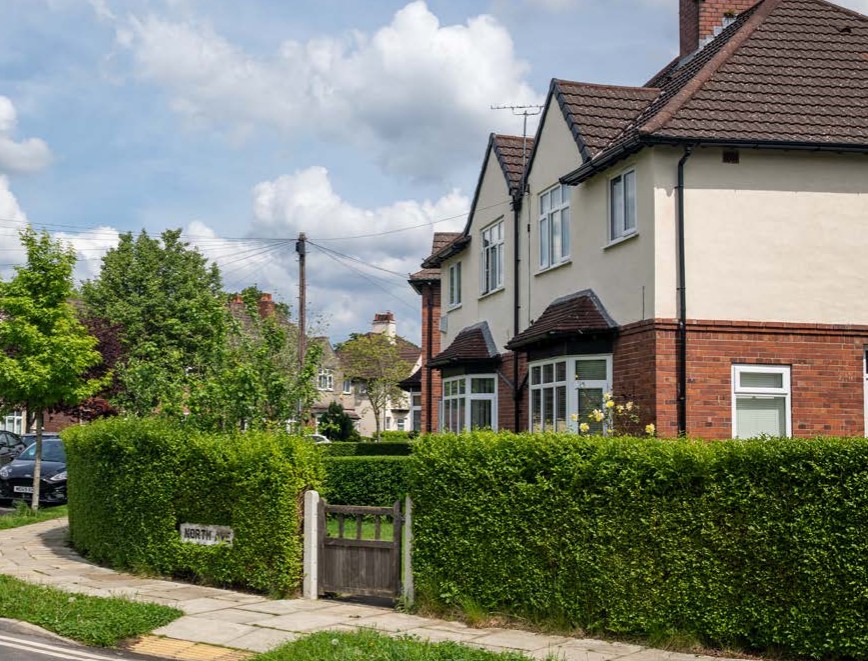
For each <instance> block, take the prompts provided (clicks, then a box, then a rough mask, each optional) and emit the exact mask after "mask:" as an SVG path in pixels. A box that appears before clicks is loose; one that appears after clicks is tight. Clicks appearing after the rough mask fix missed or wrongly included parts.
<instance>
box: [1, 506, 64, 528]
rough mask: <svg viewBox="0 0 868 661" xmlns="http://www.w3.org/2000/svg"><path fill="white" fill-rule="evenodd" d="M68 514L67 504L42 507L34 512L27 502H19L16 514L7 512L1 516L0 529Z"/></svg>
mask: <svg viewBox="0 0 868 661" xmlns="http://www.w3.org/2000/svg"><path fill="white" fill-rule="evenodd" d="M66 515H67V509H66V505H60V506H58V507H47V508H41V507H40V508H39V509H38V510H37V511H36V512H34V511H33V510H31V509H30V507H29V506H28V505H27V504H26V503H18V504H17V505H16V507H15V513H14V514H6V515H5V516H0V530H8V529H9V528H18V527H19V526H26V525H29V524H31V523H39V522H40V521H49V520H51V519H59V518H60V517H62V516H66Z"/></svg>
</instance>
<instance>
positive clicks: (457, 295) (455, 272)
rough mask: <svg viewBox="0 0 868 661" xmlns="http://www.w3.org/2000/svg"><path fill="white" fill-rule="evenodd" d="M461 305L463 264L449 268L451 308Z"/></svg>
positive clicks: (459, 263)
mask: <svg viewBox="0 0 868 661" xmlns="http://www.w3.org/2000/svg"><path fill="white" fill-rule="evenodd" d="M459 305H461V262H458V263H457V264H452V265H451V266H450V267H449V307H450V308H454V307H458V306H459Z"/></svg>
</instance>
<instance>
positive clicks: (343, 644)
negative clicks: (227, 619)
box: [253, 631, 528, 661]
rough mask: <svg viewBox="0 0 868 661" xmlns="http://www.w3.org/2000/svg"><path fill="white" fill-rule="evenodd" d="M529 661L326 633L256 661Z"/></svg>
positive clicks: (370, 635)
mask: <svg viewBox="0 0 868 661" xmlns="http://www.w3.org/2000/svg"><path fill="white" fill-rule="evenodd" d="M311 659H316V661H528V658H527V657H526V656H522V655H521V654H517V653H513V652H502V653H495V652H489V651H487V650H482V649H476V648H474V647H465V646H463V645H459V644H458V643H452V642H445V643H426V642H422V641H419V640H416V639H413V638H408V637H402V638H390V637H388V636H384V635H383V634H379V633H375V632H373V631H358V632H355V633H337V632H334V631H323V632H320V633H315V634H312V635H310V636H307V637H305V638H301V639H300V640H296V641H295V642H292V643H288V644H286V645H284V646H282V647H278V648H277V649H276V650H272V651H271V652H266V653H265V654H260V655H259V656H257V657H255V659H253V661H310V660H311Z"/></svg>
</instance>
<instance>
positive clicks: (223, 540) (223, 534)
mask: <svg viewBox="0 0 868 661" xmlns="http://www.w3.org/2000/svg"><path fill="white" fill-rule="evenodd" d="M234 538H235V533H234V532H232V528H230V527H229V526H206V525H202V524H200V523H182V524H181V541H182V542H187V543H188V544H201V545H203V546H214V545H215V544H228V545H229V546H232V540H233V539H234Z"/></svg>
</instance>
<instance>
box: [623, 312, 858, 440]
mask: <svg viewBox="0 0 868 661" xmlns="http://www.w3.org/2000/svg"><path fill="white" fill-rule="evenodd" d="M675 330H676V324H675V322H674V321H672V320H656V321H653V322H641V323H638V324H633V325H630V326H627V327H625V328H623V329H621V334H620V336H619V338H618V340H617V342H616V346H615V355H614V358H613V362H614V384H613V385H614V390H615V394H616V396H627V397H630V398H631V399H633V400H634V401H635V402H636V403H637V404H639V405H640V406H641V407H642V410H643V413H644V414H646V415H647V417H649V418H653V419H654V422H655V424H656V425H657V431H658V434H659V435H660V436H664V437H672V436H675V435H676V434H677V431H678V427H677V402H676V385H677V384H676V365H675V349H676V333H675ZM866 346H868V327H854V326H823V325H817V324H806V325H799V324H776V323H760V322H729V321H709V322H703V321H691V322H689V324H688V340H687V379H688V384H687V433H688V435H689V436H693V437H698V438H706V439H724V438H730V437H731V436H732V366H733V365H734V364H748V365H788V366H790V367H791V379H792V394H791V405H792V409H791V410H792V420H793V429H792V433H793V436H800V437H811V436H820V435H826V436H862V435H863V434H864V433H865V421H864V412H865V408H864V388H865V385H864V372H863V369H864V368H863V357H864V352H865V347H866ZM646 415H643V418H644V417H646Z"/></svg>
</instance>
